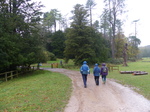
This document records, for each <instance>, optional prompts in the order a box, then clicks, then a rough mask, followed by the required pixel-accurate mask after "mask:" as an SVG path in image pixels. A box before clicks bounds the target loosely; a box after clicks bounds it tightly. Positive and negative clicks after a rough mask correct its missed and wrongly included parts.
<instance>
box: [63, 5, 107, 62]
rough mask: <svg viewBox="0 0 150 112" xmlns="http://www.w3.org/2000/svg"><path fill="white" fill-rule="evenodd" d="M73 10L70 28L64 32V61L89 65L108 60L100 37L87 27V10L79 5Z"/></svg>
mask: <svg viewBox="0 0 150 112" xmlns="http://www.w3.org/2000/svg"><path fill="white" fill-rule="evenodd" d="M74 9H75V10H73V11H72V13H73V17H72V19H73V21H72V24H71V28H68V29H67V30H66V41H65V43H66V47H65V51H64V53H65V57H66V59H67V60H68V59H74V62H75V64H77V65H79V64H81V63H82V62H83V61H84V60H86V61H88V63H89V64H93V63H96V62H100V61H102V60H103V61H105V60H106V58H108V57H107V56H108V49H107V48H106V46H105V45H104V43H105V41H104V40H103V39H102V36H101V35H100V34H99V33H97V32H96V30H95V29H94V28H93V27H90V26H88V20H87V17H89V14H88V13H87V10H86V9H85V8H84V7H83V5H80V4H77V5H76V6H75V7H74Z"/></svg>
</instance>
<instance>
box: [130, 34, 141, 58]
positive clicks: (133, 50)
mask: <svg viewBox="0 0 150 112" xmlns="http://www.w3.org/2000/svg"><path fill="white" fill-rule="evenodd" d="M128 41H129V42H128V43H129V58H132V59H136V58H137V55H138V53H139V48H138V45H140V43H141V41H140V39H138V38H136V36H130V37H129V40H128Z"/></svg>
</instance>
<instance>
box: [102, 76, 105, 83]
mask: <svg viewBox="0 0 150 112" xmlns="http://www.w3.org/2000/svg"><path fill="white" fill-rule="evenodd" d="M102 79H103V83H104V84H105V83H106V75H103V78H102Z"/></svg>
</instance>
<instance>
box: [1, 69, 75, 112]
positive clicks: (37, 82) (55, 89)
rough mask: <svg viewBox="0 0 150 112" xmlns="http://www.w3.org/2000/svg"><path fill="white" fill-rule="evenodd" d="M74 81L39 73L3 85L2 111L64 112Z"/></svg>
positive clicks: (58, 75) (60, 75)
mask: <svg viewBox="0 0 150 112" xmlns="http://www.w3.org/2000/svg"><path fill="white" fill-rule="evenodd" d="M71 87H72V85H71V80H70V79H69V78H68V77H67V76H65V75H62V74H59V73H52V72H50V71H43V70H37V71H35V72H33V73H28V74H25V75H24V76H19V78H15V79H13V80H10V81H8V82H3V83H1V84H0V111H1V112H3V111H7V112H56V111H59V112H61V111H63V109H64V107H65V106H66V104H67V101H68V100H69V98H70V94H71V91H72V88H71Z"/></svg>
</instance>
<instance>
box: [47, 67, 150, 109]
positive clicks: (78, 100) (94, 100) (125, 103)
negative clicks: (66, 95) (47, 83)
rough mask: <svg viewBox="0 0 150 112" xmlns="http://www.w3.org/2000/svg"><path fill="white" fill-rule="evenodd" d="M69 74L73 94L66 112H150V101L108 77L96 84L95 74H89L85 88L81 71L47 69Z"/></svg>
mask: <svg viewBox="0 0 150 112" xmlns="http://www.w3.org/2000/svg"><path fill="white" fill-rule="evenodd" d="M47 70H50V71H53V72H59V73H62V74H65V75H67V76H68V77H69V78H71V80H72V84H73V92H72V96H71V98H70V100H69V102H68V104H67V106H66V108H65V111H64V112H150V101H149V100H147V99H145V98H144V97H143V96H142V95H139V94H138V93H136V92H134V91H133V90H132V89H130V88H129V87H125V86H122V85H121V84H118V83H116V82H114V81H112V80H109V79H107V83H106V84H102V81H101V78H100V85H99V86H96V85H95V82H94V77H93V75H92V74H91V75H88V78H87V88H84V86H83V81H82V77H81V74H80V72H78V71H72V70H67V69H59V68H53V69H47Z"/></svg>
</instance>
